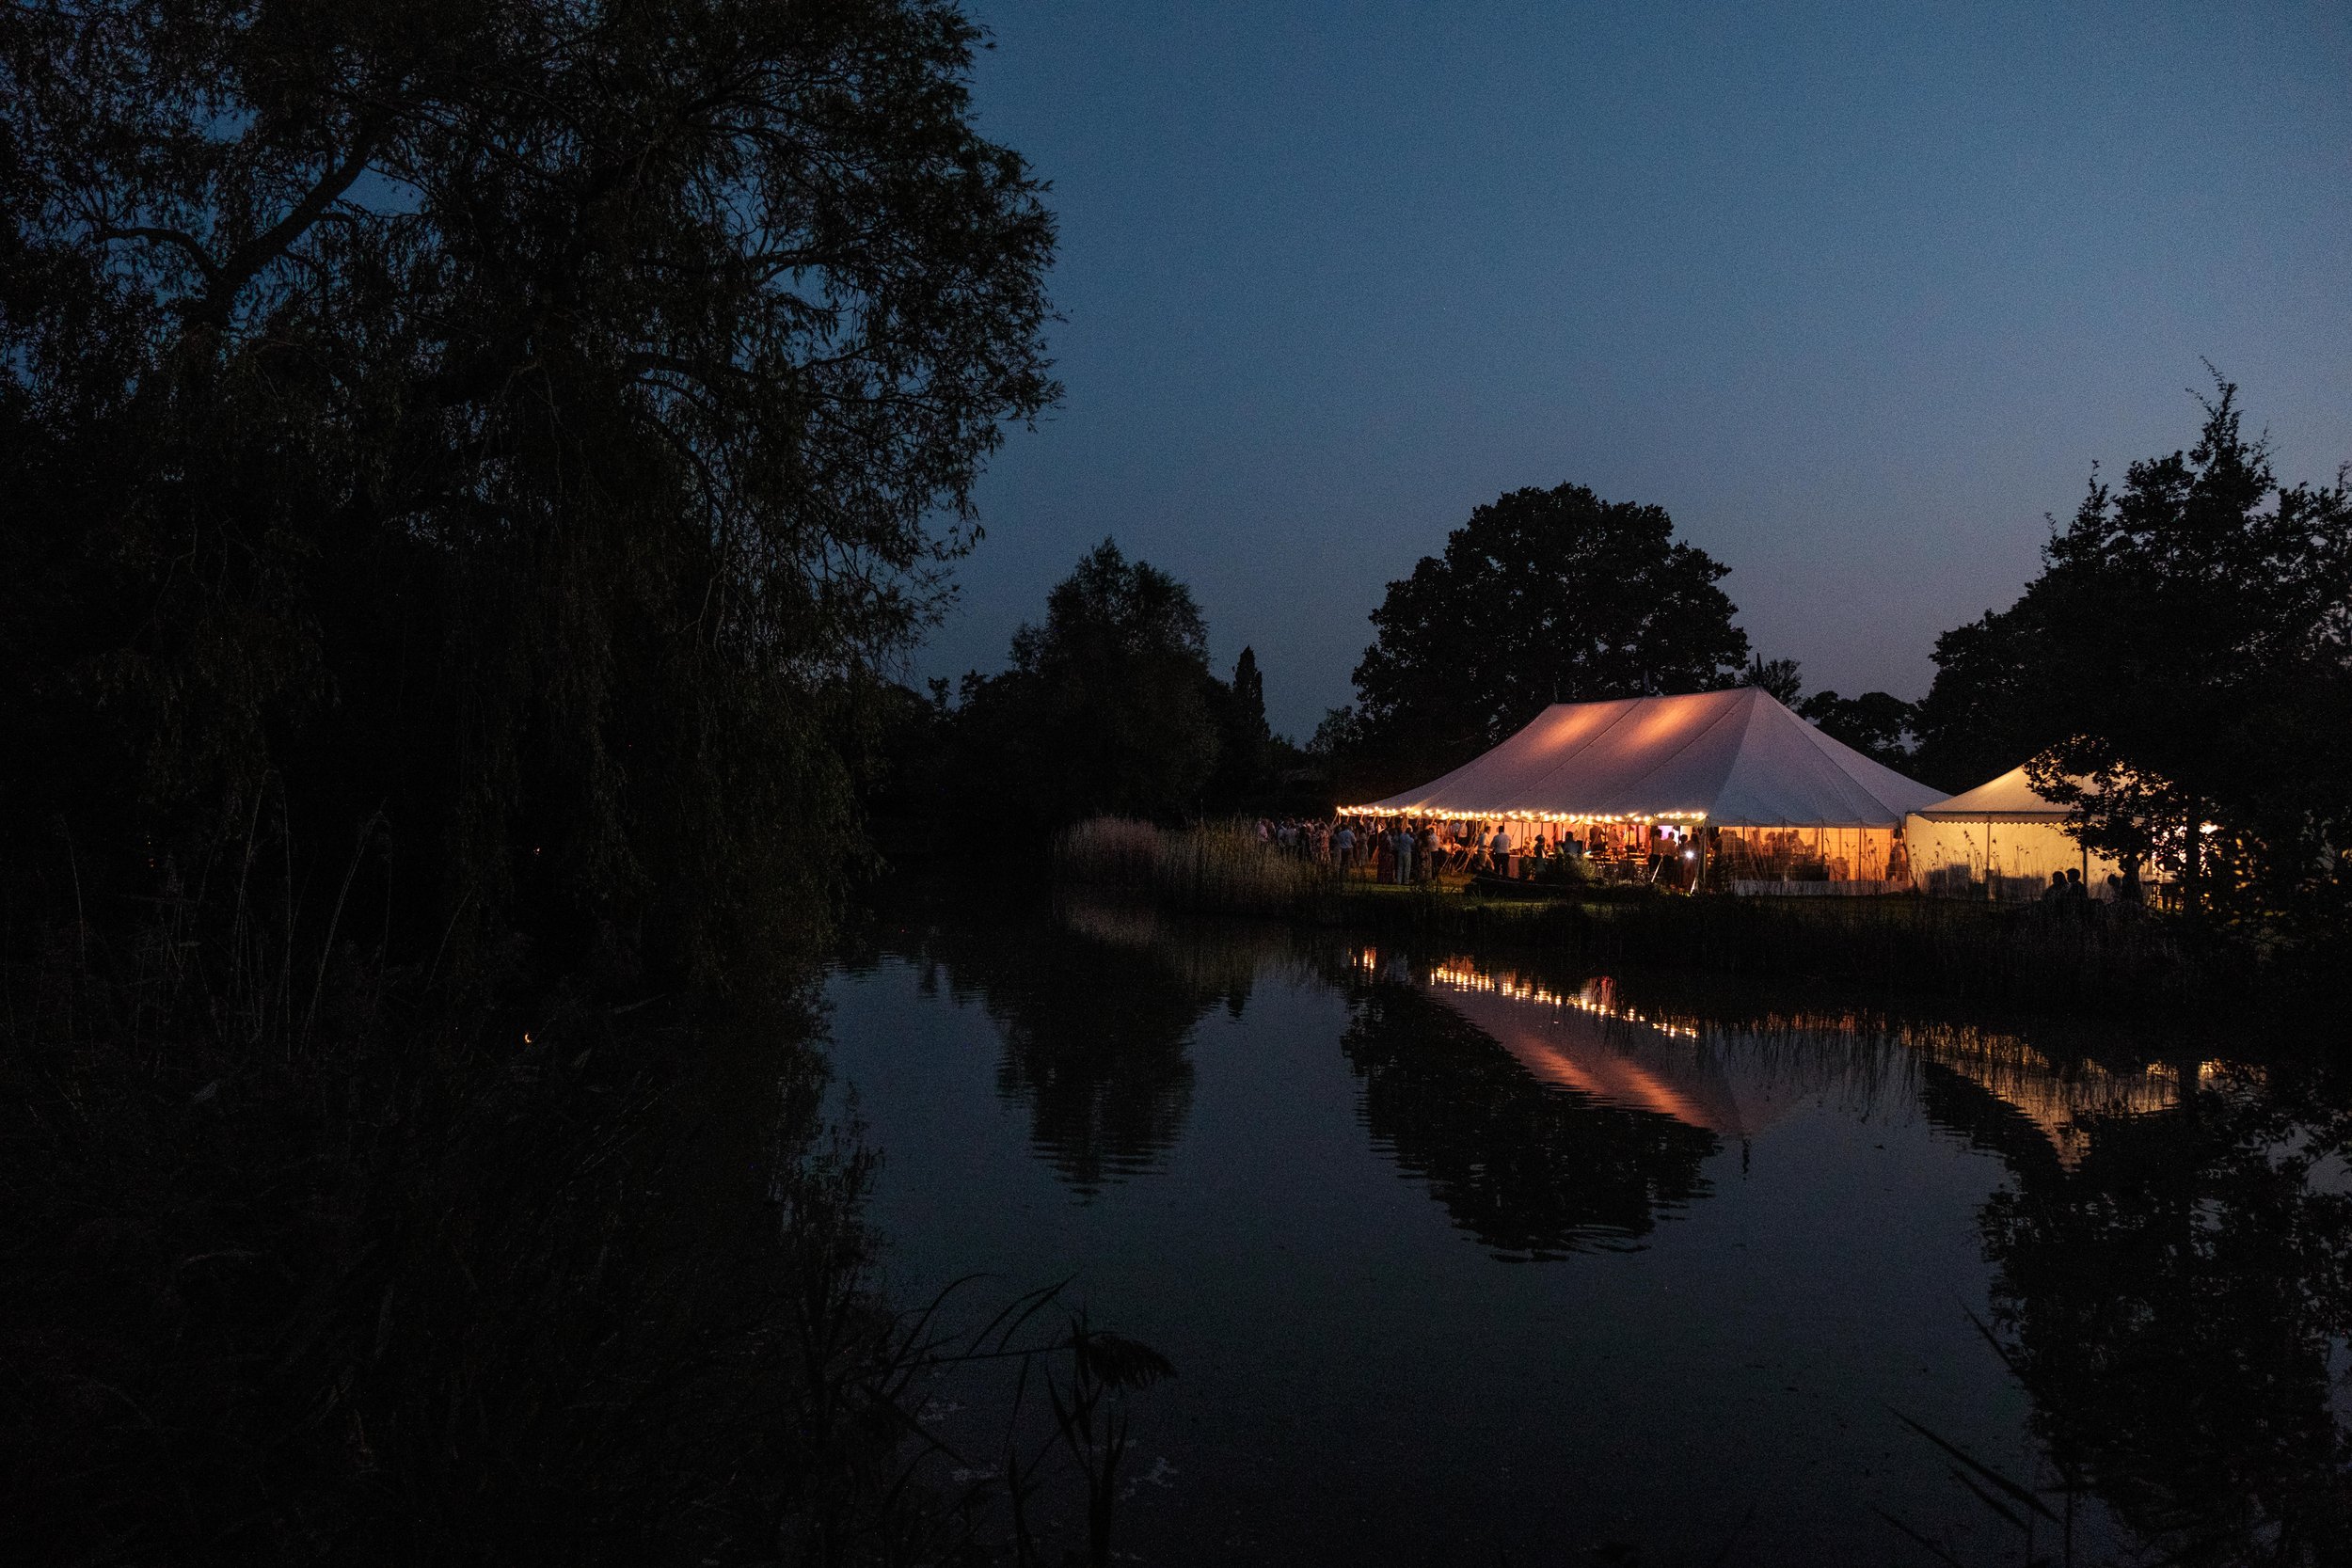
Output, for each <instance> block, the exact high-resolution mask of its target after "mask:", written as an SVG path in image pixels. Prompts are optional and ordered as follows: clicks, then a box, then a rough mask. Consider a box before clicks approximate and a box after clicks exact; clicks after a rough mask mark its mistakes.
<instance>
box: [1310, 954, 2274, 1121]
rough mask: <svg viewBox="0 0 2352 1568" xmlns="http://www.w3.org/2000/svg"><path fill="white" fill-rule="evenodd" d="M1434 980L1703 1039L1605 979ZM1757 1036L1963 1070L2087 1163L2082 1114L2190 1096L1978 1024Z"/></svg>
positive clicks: (1811, 1016) (2242, 1072) (2164, 1081)
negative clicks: (1569, 987)
mask: <svg viewBox="0 0 2352 1568" xmlns="http://www.w3.org/2000/svg"><path fill="white" fill-rule="evenodd" d="M1352 963H1353V967H1354V968H1355V969H1356V970H1357V971H1358V972H1359V973H1360V974H1364V975H1365V976H1367V977H1368V978H1375V979H1376V978H1379V977H1381V975H1382V973H1383V971H1384V969H1386V970H1387V971H1388V973H1389V974H1391V977H1394V976H1395V974H1396V972H1395V970H1394V968H1393V966H1392V965H1384V964H1383V962H1382V960H1381V958H1380V954H1379V951H1378V950H1377V949H1376V948H1371V947H1365V948H1360V949H1358V950H1357V951H1356V953H1355V954H1354V955H1353V960H1352ZM1426 979H1427V982H1428V983H1429V984H1430V985H1433V986H1441V987H1444V988H1446V989H1449V990H1459V991H1472V992H1477V993H1479V994H1481V995H1486V996H1499V997H1502V998H1504V999H1505V1000H1508V1001H1512V1002H1519V1003H1526V1004H1532V1005H1535V1006H1550V1007H1559V1008H1573V1009H1574V1010H1576V1011H1578V1012H1581V1013H1586V1014H1590V1015H1592V1016H1594V1017H1597V1018H1606V1019H1612V1020H1616V1021H1620V1022H1628V1023H1638V1024H1642V1025H1644V1026H1645V1027H1646V1028H1650V1029H1654V1030H1656V1031H1658V1032H1659V1033H1660V1034H1662V1035H1665V1036H1667V1037H1670V1038H1674V1039H1685V1040H1695V1039H1698V1038H1699V1037H1700V1029H1699V1028H1698V1027H1697V1026H1696V1025H1694V1024H1692V1023H1687V1022H1672V1021H1670V1020H1668V1019H1664V1018H1661V1017H1659V1016H1657V1015H1655V1014H1651V1013H1645V1012H1644V1011H1642V1009H1640V1008H1639V1007H1634V1006H1628V1005H1626V1004H1624V1003H1621V1002H1619V1001H1618V1000H1617V998H1616V985H1615V982H1614V981H1613V980H1611V979H1609V978H1608V977H1606V976H1603V977H1601V978H1597V979H1594V980H1590V981H1587V982H1586V983H1585V984H1584V986H1583V987H1582V988H1581V990H1577V991H1574V992H1566V991H1558V990H1551V989H1550V988H1549V987H1548V986H1545V985H1542V984H1540V983H1538V982H1535V981H1532V980H1527V979H1523V978H1521V977H1520V976H1518V974H1512V973H1509V972H1507V971H1506V972H1498V973H1493V974H1489V973H1486V972H1485V971H1482V970H1480V969H1479V968H1477V967H1476V966H1475V965H1474V964H1473V963H1472V962H1471V961H1470V960H1469V959H1467V958H1451V959H1445V960H1441V961H1439V962H1438V963H1436V964H1433V965H1432V966H1431V967H1430V969H1429V971H1428V973H1427V975H1426ZM1749 1029H1750V1030H1751V1031H1753V1032H1756V1033H1761V1034H1772V1033H1776V1032H1778V1031H1781V1030H1788V1031H1824V1032H1830V1033H1836V1034H1846V1035H1858V1034H1880V1035H1883V1037H1887V1038H1889V1039H1891V1040H1893V1041H1894V1042H1896V1043H1899V1044H1900V1045H1902V1046H1904V1047H1906V1048H1908V1049H1909V1050H1911V1051H1913V1052H1915V1053H1919V1054H1920V1055H1923V1056H1926V1057H1928V1058H1929V1059H1930V1060H1933V1061H1940V1062H1942V1063H1944V1064H1945V1065H1947V1066H1948V1067H1951V1068H1954V1069H1958V1070H1959V1071H1961V1072H1962V1073H1963V1076H1965V1077H1967V1078H1969V1079H1970V1080H1971V1081H1973V1082H1974V1083H1976V1084H1977V1085H1979V1087H1982V1088H1984V1089H1987V1090H1989V1091H1990V1092H1992V1093H1993V1094H1994V1095H1995V1096H1996V1097H1997V1098H1999V1099H2001V1100H2004V1101H2008V1102H2009V1103H2010V1104H2011V1105H2013V1106H2015V1107H2016V1108H2017V1109H2019V1110H2020V1111H2023V1112H2024V1113H2025V1114H2026V1117H2028V1118H2029V1119H2031V1120H2033V1121H2034V1122H2036V1123H2037V1124H2039V1125H2040V1126H2041V1128H2042V1131H2043V1132H2044V1133H2045V1134H2046V1135H2048V1136H2049V1137H2050V1139H2051V1141H2052V1142H2053V1143H2055V1144H2057V1145H2058V1148H2059V1151H2060V1156H2061V1158H2064V1159H2067V1160H2068V1161H2069V1162H2070V1163H2071V1161H2072V1160H2073V1159H2074V1158H2076V1157H2079V1148H2078V1147H2077V1146H2078V1143H2079V1140H2080V1139H2081V1137H2082V1132H2081V1129H2080V1128H2079V1127H2078V1126H2076V1125H2075V1124H2074V1123H2075V1118H2076V1117H2079V1116H2081V1115H2082V1114H2084V1113H2085V1112H2090V1111H2095V1110H2098V1109H2102V1108H2105V1109H2111V1110H2121V1111H2124V1112H2126V1113H2132V1114H2139V1113H2145V1112H2148V1111H2151V1110H2155V1109H2159V1108H2161V1107H2163V1106H2165V1105H2168V1104H2171V1103H2174V1102H2177V1100H2178V1098H2179V1093H2180V1089H2181V1083H2180V1078H2181V1073H2180V1070H2179V1069H2177V1068H2175V1067H2174V1066H2173V1065H2172V1064H2171V1063H2169V1062H2152V1063H2148V1064H2147V1065H2145V1066H2144V1067H2142V1068H2141V1069H2139V1070H2137V1072H2134V1071H2130V1070H2122V1071H2119V1070H2117V1069H2112V1068H2107V1067H2103V1066H2099V1065H2096V1064H2092V1063H2083V1064H2079V1065H2076V1066H2074V1067H2072V1068H2069V1067H2066V1066H2063V1065H2061V1064H2060V1063H2059V1062H2058V1061H2056V1060H2054V1059H2052V1058H2051V1057H2050V1056H2048V1055H2047V1054H2045V1053H2042V1051H2039V1050H2037V1049H2035V1048H2034V1047H2033V1046H2031V1045H2029V1044H2027V1043H2026V1041H2025V1040H2023V1039H2021V1038H2019V1037H2017V1036H2015V1035H2011V1034H2006V1033H2003V1032H2000V1031H1996V1030H1991V1029H1984V1028H1980V1027H1979V1026H1977V1025H1974V1024H1958V1025H1954V1024H1924V1025H1920V1024H1912V1025H1904V1024H1894V1025H1892V1026H1890V1025H1889V1024H1888V1023H1887V1022H1883V1021H1879V1020H1874V1019H1871V1018H1868V1017H1866V1016H1864V1015H1862V1014H1860V1013H1857V1012H1854V1011H1851V1010H1845V1011H1839V1012H1833V1013H1796V1014H1783V1013H1779V1012H1777V1011H1774V1012H1770V1013H1768V1014H1766V1015H1765V1016H1764V1017H1762V1018H1760V1019H1757V1020H1756V1021H1754V1022H1752V1023H1751V1025H1750V1026H1749ZM2260 1077H2261V1074H2260V1071H2259V1069H2252V1068H2248V1067H2244V1066H2233V1065H2231V1064H2229V1063H2227V1062H2224V1061H2222V1060H2219V1059H2206V1060H2202V1061H2200V1062H2199V1063H2198V1064H2197V1068H2196V1082H2197V1085H2198V1086H2199V1087H2201V1088H2204V1087H2213V1086H2216V1085H2219V1084H2222V1083H2225V1082H2226V1081H2229V1080H2233V1079H2234V1080H2237V1081H2240V1082H2248V1083H2254V1082H2259V1080H2260Z"/></svg>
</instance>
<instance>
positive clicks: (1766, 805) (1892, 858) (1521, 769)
mask: <svg viewBox="0 0 2352 1568" xmlns="http://www.w3.org/2000/svg"><path fill="white" fill-rule="evenodd" d="M1943 799H1944V796H1943V792H1942V791H1940V790H1935V789H1931V788H1929V787H1928V786H1927V785H1926V784H1921V783H1919V782H1918V781H1917V780H1915V779H1908V778H1905V777H1904V776H1903V775H1902V774H1900V773H1898V772H1896V771H1895V770H1894V769H1893V768H1886V767H1883V766H1881V765H1880V764H1878V763H1875V762H1873V761H1871V760H1870V759H1869V758H1868V757H1866V756H1864V755H1863V754H1862V753H1861V752H1857V751H1854V750H1853V749H1852V748H1851V747H1850V746H1845V745H1841V744H1840V743H1839V742H1837V741H1836V740H1833V739H1831V738H1830V737H1829V736H1826V735H1823V734H1822V733H1821V732H1820V730H1818V729H1816V728H1814V727H1813V726H1812V725H1811V724H1808V723H1806V722H1805V721H1804V720H1802V719H1800V718H1798V717H1797V716H1796V715H1795V714H1794V713H1791V712H1790V711H1788V708H1786V707H1784V706H1782V705H1780V704H1779V703H1778V702H1777V701H1775V700H1774V699H1773V698H1772V695H1771V694H1770V693H1768V692H1765V691H1762V690H1759V689H1756V688H1754V687H1740V688H1739V689H1734V690H1730V691H1697V692H1691V693H1688V694H1685V695H1681V696H1670V697H1628V698H1622V699H1619V700H1618V701H1615V702H1605V703H1554V704H1553V705H1551V706H1549V707H1548V708H1546V709H1545V710H1544V711H1543V712H1542V713H1541V714H1539V715H1537V716H1536V718H1535V720H1534V722H1533V723H1531V724H1529V725H1528V726H1527V727H1526V728H1525V729H1523V730H1521V731H1519V733H1518V734H1517V735H1515V736H1511V738H1509V739H1508V740H1505V741H1504V742H1502V745H1500V746H1497V747H1496V748H1495V749H1494V750H1492V751H1490V752H1486V754H1485V755H1484V756H1481V757H1478V758H1477V759H1475V760H1474V761H1471V762H1469V763H1466V764H1464V765H1463V766H1462V767H1460V768H1455V769H1454V771H1453V772H1451V773H1448V774H1446V775H1445V776H1444V777H1443V778H1441V779H1438V780H1435V781H1433V782H1431V783H1429V784H1423V785H1422V786H1421V787H1420V788H1418V789H1408V790H1406V791H1404V792H1403V793H1401V794H1397V795H1391V796H1390V797H1389V798H1388V799H1387V800H1379V801H1375V802H1374V803H1373V804H1371V805H1369V806H1359V807H1354V808H1350V809H1353V810H1356V811H1361V812H1368V813H1371V814H1374V815H1378V816H1414V817H1433V818H1437V819H1438V820H1441V821H1454V820H1470V821H1478V822H1492V821H1502V822H1507V823H1510V824H1511V825H1512V836H1513V838H1514V840H1515V841H1517V842H1518V843H1522V844H1523V843H1526V842H1528V841H1529V840H1531V839H1535V838H1540V839H1543V840H1544V841H1546V842H1548V843H1556V842H1557V841H1558V840H1559V838H1560V837H1561V836H1562V834H1563V832H1574V833H1575V834H1576V835H1577V836H1578V837H1580V838H1588V839H1590V840H1592V841H1595V842H1597V841H1600V840H1604V839H1605V840H1606V841H1607V842H1608V843H1609V844H1610V845H1611V846H1612V847H1618V846H1620V845H1621V844H1628V843H1629V844H1631V845H1632V846H1634V847H1640V846H1642V845H1645V844H1648V843H1654V842H1656V841H1657V840H1659V839H1660V838H1661V836H1663V837H1677V836H1679V835H1681V834H1683V833H1686V832H1690V831H1692V830H1693V829H1695V828H1697V827H1699V826H1700V825H1702V824H1703V825H1705V826H1707V827H1710V828H1714V829H1716V830H1719V831H1718V832H1716V833H1715V834H1714V835H1713V844H1712V851H1711V852H1713V853H1715V854H1717V855H1720V856H1721V857H1722V864H1721V866H1720V867H1719V870H1720V872H1721V874H1722V876H1723V879H1724V880H1725V881H1727V882H1729V883H1731V885H1734V886H1735V887H1736V886H1738V885H1739V884H1740V882H1742V881H1746V880H1751V879H1752V880H1755V881H1759V882H1761V881H1772V882H1778V881H1781V880H1782V879H1788V878H1789V877H1791V876H1792V875H1793V876H1795V877H1797V878H1799V879H1806V880H1810V881H1813V882H1815V883H1817V884H1843V885H1844V887H1848V888H1851V889H1853V890H1854V891H1864V890H1877V889H1883V888H1884V887H1887V886H1889V885H1891V884H1893V883H1895V882H1899V881H1900V879H1901V876H1902V869H1903V868H1902V863H1901V861H1900V859H1899V857H1897V856H1896V855H1895V854H1894V846H1895V841H1896V838H1897V835H1898V834H1899V832H1900V831H1901V828H1902V824H1903V819H1904V817H1905V816H1907V815H1909V814H1911V813H1915V812H1917V811H1920V810H1921V809H1923V808H1925V807H1928V806H1931V805H1933V804H1935V803H1936V802H1937V801H1939V800H1943ZM1842 890H1843V889H1842V888H1841V891H1842Z"/></svg>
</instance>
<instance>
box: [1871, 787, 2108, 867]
mask: <svg viewBox="0 0 2352 1568" xmlns="http://www.w3.org/2000/svg"><path fill="white" fill-rule="evenodd" d="M1903 842H1904V843H1905V844H1907V845H1908V846H1909V847H1910V849H1911V864H1912V873H1913V875H1914V876H1915V878H1917V879H1918V881H1919V885H1920V886H1922V887H1924V888H1926V889H1928V890H1929V891H1931V892H1936V893H1947V894H1961V893H1968V892H1973V893H1974V894H1975V895H1976V896H1979V897H1999V898H2037V897H2040V896H2041V895H2042V889H2044V888H2046V887H2048V886H2049V885H2050V874H2051V873H2052V872H2062V871H2068V870H2075V871H2080V872H2081V873H2082V874H2083V880H2084V881H2086V882H2088V883H2090V888H2091V891H2092V893H2093V894H2097V893H2100V892H2101V891H2102V890H2104V889H2105V887H2106V879H2107V877H2108V874H2109V873H2111V872H2117V871H2120V869H2121V868H2120V867H2119V866H2118V865H2117V864H2116V863H2115V862H2114V861H2112V860H2109V859H2108V858H2107V857H2106V856H2105V855H2099V854H2093V853H2091V852H2090V851H2088V850H2086V849H2084V848H2083V847H2082V846H2081V845H2080V844H2078V843H2076V842H2075V841H2074V835H2073V834H2071V833H2069V832H2067V831H2066V808H2065V807H2064V806H2062V805H2059V804H2058V802H2057V801H2055V800H2050V799H2049V798H2047V797H2046V796H2043V795H2042V794H2040V793H2039V792H2037V791H2036V790H2035V788H2034V787H2033V781H2032V780H2030V779H2028V778H2026V768H2025V765H2024V764H2023V763H2020V764H2019V765H2018V766H2016V767H2015V768H2010V770H2009V771H2008V772H2006V773H2004V774H2002V775H2001V776H2000V777H1999V778H1997V779H1990V780H1987V781H1986V782H1985V783H1983V784H1979V785H1977V787H1976V788H1974V789H1971V790H1967V791H1965V792H1963V793H1962V794H1959V795H1955V796H1953V797H1952V798H1951V799H1950V800H1942V801H1938V802H1937V803H1936V804H1934V805H1932V806H1929V807H1926V808H1924V809H1923V810H1919V811H1915V812H1913V813H1912V814H1911V815H1910V816H1909V817H1907V818H1906V819H1905V821H1904V825H1903Z"/></svg>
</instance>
